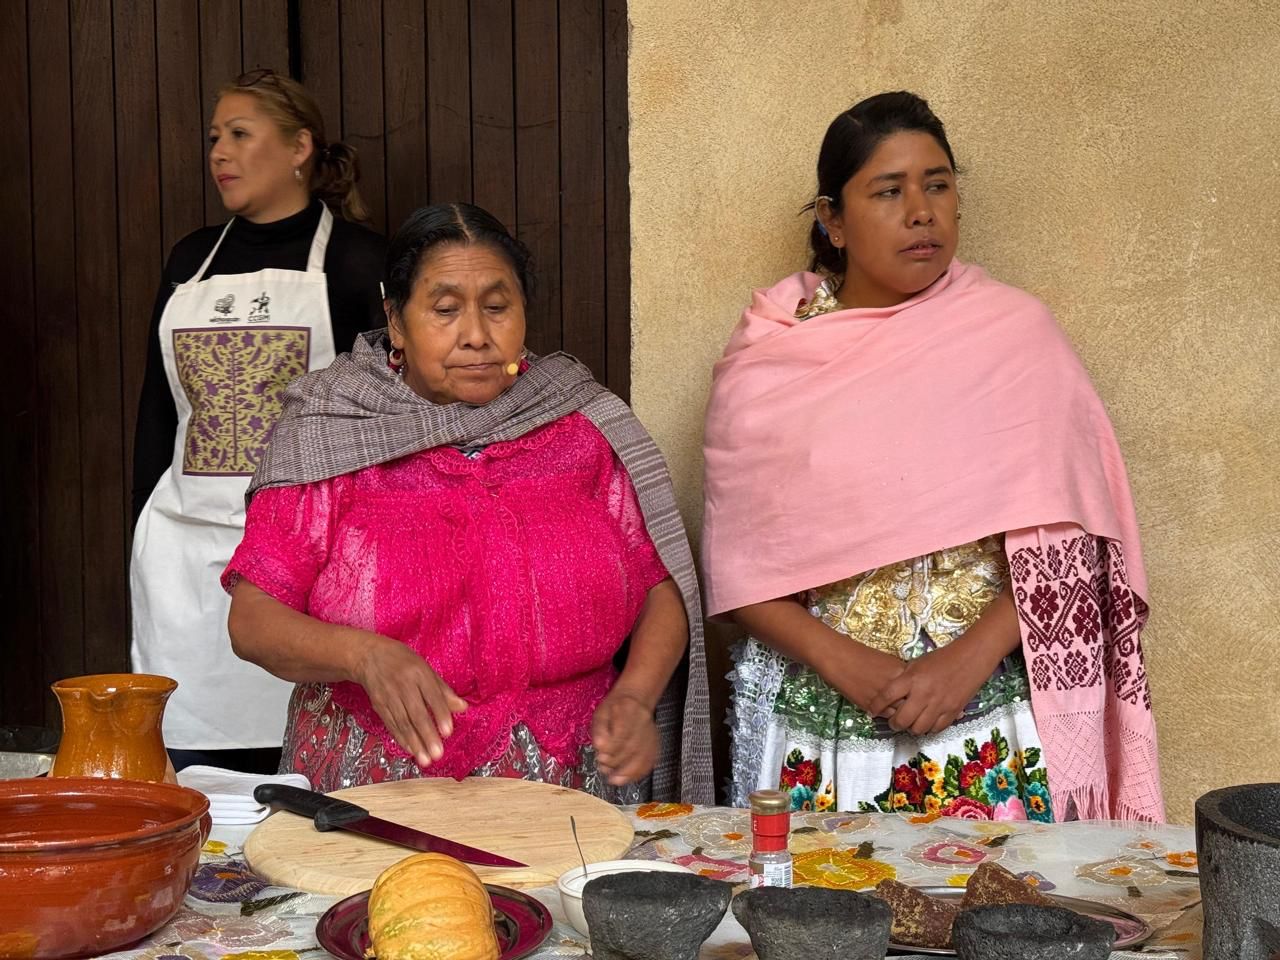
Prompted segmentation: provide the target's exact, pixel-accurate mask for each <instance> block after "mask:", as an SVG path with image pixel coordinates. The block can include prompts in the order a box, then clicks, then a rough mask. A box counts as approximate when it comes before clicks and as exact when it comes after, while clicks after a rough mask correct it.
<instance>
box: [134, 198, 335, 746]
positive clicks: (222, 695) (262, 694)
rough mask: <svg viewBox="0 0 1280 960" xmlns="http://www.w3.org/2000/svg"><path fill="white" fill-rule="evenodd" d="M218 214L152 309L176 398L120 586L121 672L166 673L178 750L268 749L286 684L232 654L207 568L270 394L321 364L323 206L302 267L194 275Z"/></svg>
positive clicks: (169, 742) (231, 521) (234, 509)
mask: <svg viewBox="0 0 1280 960" xmlns="http://www.w3.org/2000/svg"><path fill="white" fill-rule="evenodd" d="M234 222H235V219H234V218H232V220H231V221H230V222H228V224H227V226H226V229H224V230H223V232H222V235H221V236H220V237H219V238H218V242H217V244H215V245H214V248H213V250H212V251H211V252H210V254H209V256H208V258H207V259H206V260H205V261H204V263H203V264H202V265H201V267H200V269H199V270H198V271H197V272H196V275H195V276H194V277H192V278H191V279H190V280H189V281H187V282H186V283H184V284H182V285H180V286H179V287H177V288H176V289H175V290H174V291H173V295H172V296H171V297H170V298H169V302H168V304H167V305H166V306H165V310H164V314H163V316H162V317H161V318H160V347H161V351H162V353H163V355H164V369H165V374H166V376H168V378H169V389H170V390H171V391H172V392H173V397H174V401H175V403H176V405H177V408H178V433H177V438H176V440H175V443H174V449H173V463H172V465H171V466H170V468H169V469H168V470H167V471H166V472H165V474H164V475H163V476H162V477H161V478H160V482H159V483H157V484H156V488H155V490H154V491H153V492H152V494H151V497H150V499H149V500H148V501H147V504H146V506H145V507H144V508H143V510H142V515H141V517H140V518H139V519H138V527H137V530H136V531H135V532H134V538H133V557H132V562H131V564H130V570H129V583H130V588H131V591H132V595H133V650H132V653H133V669H134V670H135V671H137V672H139V673H158V674H161V675H163V676H166V677H172V678H173V679H175V680H177V681H178V689H177V691H176V692H175V693H174V695H173V696H172V697H171V698H170V699H169V703H168V706H167V707H166V708H165V715H164V738H165V745H166V746H168V747H170V748H173V749H178V750H223V749H241V748H250V747H276V746H280V743H281V741H282V739H283V736H284V721H285V707H286V705H287V703H288V699H289V694H290V692H291V691H292V689H293V685H292V684H291V683H287V682H286V681H284V680H280V679H278V678H276V677H274V676H272V675H271V674H269V673H267V671H265V670H263V669H262V668H261V667H258V666H255V665H253V664H251V663H247V662H246V661H244V660H240V659H239V658H238V657H236V655H235V654H234V653H233V652H232V650H231V639H230V637H229V636H228V635H227V612H228V609H229V608H230V603H231V601H230V598H229V597H228V596H227V594H226V592H225V591H224V590H223V589H222V586H221V584H220V583H219V577H220V576H221V574H222V571H223V568H224V567H226V565H227V563H228V561H230V559H231V554H232V553H233V552H234V551H235V549H236V547H237V546H238V545H239V543H240V538H241V536H242V535H243V533H244V493H245V489H246V488H247V487H248V485H249V478H250V477H252V476H253V472H254V470H255V469H256V467H257V465H258V462H259V461H260V460H261V459H262V451H263V449H264V447H265V446H266V443H267V437H268V434H269V432H270V430H271V428H272V426H274V424H275V422H276V419H277V417H279V415H280V401H281V395H282V394H283V392H284V388H285V386H286V385H287V384H288V383H289V382H290V381H291V380H293V379H294V378H296V377H298V376H300V375H301V374H303V373H306V372H307V371H308V370H314V369H316V368H318V367H325V366H328V365H329V363H331V362H332V361H333V357H334V344H333V326H332V324H331V323H330V320H329V296H328V288H327V286H326V284H325V277H324V254H325V248H326V247H327V246H328V243H329V234H330V232H331V231H332V229H333V214H332V213H330V212H329V210H328V208H325V210H324V212H323V213H322V214H321V216H320V225H319V226H318V227H317V228H316V233H315V237H314V238H313V239H312V241H311V253H310V255H309V256H308V258H307V269H306V272H305V273H304V272H302V271H299V270H280V269H274V268H273V269H268V270H259V271H258V272H257V273H241V274H232V275H228V276H219V277H211V278H209V279H208V280H205V279H204V274H205V271H207V270H208V269H209V265H210V264H211V263H212V262H213V258H214V256H215V255H216V254H217V252H218V247H220V246H221V245H222V241H223V240H224V239H225V238H226V235H227V230H230V229H231V224H232V223H234Z"/></svg>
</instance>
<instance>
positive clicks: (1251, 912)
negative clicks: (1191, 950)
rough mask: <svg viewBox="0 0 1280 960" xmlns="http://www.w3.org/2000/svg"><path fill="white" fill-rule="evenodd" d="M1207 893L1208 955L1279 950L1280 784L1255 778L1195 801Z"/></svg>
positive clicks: (1269, 958) (1268, 958) (1257, 958)
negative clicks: (1253, 781)
mask: <svg viewBox="0 0 1280 960" xmlns="http://www.w3.org/2000/svg"><path fill="white" fill-rule="evenodd" d="M1196 850H1197V852H1198V853H1199V857H1200V893H1201V895H1202V896H1203V897H1204V960H1228V958H1229V960H1273V958H1274V957H1276V956H1278V955H1280V783H1252V784H1245V785H1243V786H1238V787H1225V788H1223V789H1222V790H1214V791H1212V792H1211V793H1206V794H1205V795H1204V796H1203V797H1201V798H1200V799H1199V800H1197V801H1196Z"/></svg>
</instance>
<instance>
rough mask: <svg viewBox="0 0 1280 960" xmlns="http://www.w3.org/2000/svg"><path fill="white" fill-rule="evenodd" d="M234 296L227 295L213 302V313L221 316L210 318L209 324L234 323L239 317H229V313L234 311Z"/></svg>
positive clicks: (232, 294) (231, 294)
mask: <svg viewBox="0 0 1280 960" xmlns="http://www.w3.org/2000/svg"><path fill="white" fill-rule="evenodd" d="M235 305H236V295H235V294H234V293H228V294H227V295H226V296H225V297H219V298H218V299H217V300H215V301H213V309H214V312H216V313H220V314H222V316H220V317H210V318H209V322H210V323H236V322H238V321H239V320H240V318H239V317H233V316H231V311H232V310H234V309H235Z"/></svg>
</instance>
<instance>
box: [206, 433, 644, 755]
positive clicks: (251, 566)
mask: <svg viewBox="0 0 1280 960" xmlns="http://www.w3.org/2000/svg"><path fill="white" fill-rule="evenodd" d="M666 576H667V571H666V568H665V567H664V566H663V564H662V561H661V560H660V559H659V558H658V555H657V551H656V550H655V549H654V547H653V543H652V541H651V540H650V539H649V535H648V533H647V531H646V529H645V525H644V519H643V517H642V515H641V513H640V507H639V503H638V502H637V500H636V494H635V490H634V488H633V487H632V485H631V480H630V478H629V477H628V475H627V473H626V471H625V470H624V469H623V467H622V465H621V463H620V462H619V461H618V459H617V457H616V456H615V455H614V453H613V451H612V449H611V448H610V447H609V445H608V443H607V442H606V441H605V439H604V437H603V436H602V435H601V434H600V432H599V431H598V430H597V429H596V428H595V427H594V426H593V425H592V424H591V422H590V421H588V420H587V419H586V418H585V417H583V416H582V415H581V414H576V413H575V414H571V415H569V416H567V417H564V418H562V419H560V420H557V421H555V422H554V423H551V424H548V425H547V426H545V427H542V428H540V429H538V430H536V431H534V432H532V433H530V434H528V435H526V436H524V437H521V438H519V439H517V440H513V441H508V442H500V443H495V444H492V445H491V446H488V447H486V448H484V449H483V450H482V451H481V452H480V453H479V454H473V455H472V456H467V455H464V454H463V453H462V452H461V451H459V450H457V449H454V448H452V447H438V448H434V449H431V450H425V451H422V452H420V453H416V454H413V455H411V456H407V457H404V458H402V459H400V460H396V461H393V462H391V463H386V464H381V465H379V466H375V467H368V468H365V469H363V470H359V471H356V472H355V473H351V474H346V475H343V476H340V477H335V478H333V479H331V480H324V481H320V482H317V483H309V484H302V485H299V486H291V487H275V488H268V489H265V490H262V491H261V492H259V493H258V494H257V495H256V496H255V497H254V499H253V502H252V503H251V505H250V507H249V511H248V516H247V518H246V524H245V535H244V540H243V541H242V542H241V544H240V546H239V548H238V549H237V550H236V553H235V555H234V556H233V557H232V559H231V562H230V564H228V566H227V569H226V570H225V571H224V573H223V575H222V582H223V585H224V586H225V587H226V588H227V589H228V590H230V589H231V588H232V587H233V586H234V584H235V582H236V580H237V579H238V578H240V577H244V578H245V579H248V580H249V581H251V582H252V583H254V584H255V585H257V586H258V587H259V588H260V589H262V590H264V591H265V592H266V593H268V594H270V595H271V596H272V597H274V598H275V599H277V600H279V601H280V602H282V603H285V604H287V605H288V606H290V607H292V608H294V609H295V610H299V611H302V612H304V613H307V614H309V615H311V616H313V617H316V618H317V619H320V620H324V621H326V622H329V623H342V624H346V625H349V626H354V627H358V628H361V629H365V630H371V631H374V632H377V633H380V634H383V635H384V636H387V637H392V638H394V639H397V640H399V641H401V642H402V643H405V644H408V645H409V646H410V647H412V648H413V649H414V650H415V651H417V652H418V653H419V654H420V655H421V656H422V657H423V658H425V659H426V660H427V662H428V663H430V664H431V666H432V667H433V668H434V669H435V671H436V672H437V673H439V674H440V676H441V677H442V678H443V679H444V680H445V682H446V683H448V684H449V686H450V687H452V688H453V690H454V691H456V692H457V694H458V695H459V696H460V697H462V698H463V699H465V700H466V701H467V703H468V704H469V707H468V709H467V710H466V712H464V713H462V714H460V715H458V716H457V717H456V718H455V724H454V733H453V735H452V736H451V737H450V738H449V739H448V740H447V741H446V742H445V753H444V756H443V758H442V759H441V760H440V761H438V762H437V763H435V764H433V765H432V766H431V768H430V770H429V772H430V773H431V774H432V775H442V776H455V777H464V776H466V775H467V774H468V773H469V772H471V771H472V770H474V769H475V768H476V767H478V766H481V765H482V764H484V763H486V762H489V761H491V760H493V759H495V758H497V757H499V756H500V755H501V754H502V753H503V751H504V750H505V749H506V747H507V745H508V743H509V741H510V738H511V731H512V728H513V726H515V725H516V724H517V723H519V722H523V723H524V724H525V725H526V726H527V727H528V728H529V730H530V731H531V732H532V733H533V735H534V737H535V738H536V740H537V742H538V744H539V745H540V746H541V747H542V749H543V750H544V751H545V752H546V753H547V754H549V755H551V756H553V757H555V758H556V759H557V760H559V761H560V762H562V763H563V764H565V766H566V768H568V767H572V766H574V765H575V764H576V762H577V759H578V751H579V749H580V748H581V747H582V746H583V745H585V744H586V743H588V742H589V740H590V723H591V716H592V713H593V712H594V710H595V708H596V706H597V705H598V704H599V702H600V701H601V700H602V699H603V698H604V695H605V693H606V692H607V691H608V689H609V687H610V686H611V685H612V683H613V681H614V679H615V678H616V671H615V669H614V667H613V662H612V658H613V656H614V654H615V653H617V651H618V649H619V648H620V646H621V645H622V642H623V640H624V639H625V638H626V637H627V635H628V634H629V633H630V632H631V628H632V625H633V624H634V622H635V619H636V617H637V615H638V614H639V612H640V608H641V605H642V604H643V603H644V600H645V596H646V594H647V593H648V591H649V590H650V589H651V588H652V587H653V586H654V585H656V584H657V583H659V582H660V581H661V580H663V579H665V578H666ZM333 697H334V700H335V701H336V702H337V703H339V704H340V705H341V706H343V707H345V708H346V709H347V710H348V711H350V712H351V714H352V715H354V717H355V718H356V720H357V721H358V722H359V723H360V725H361V726H362V727H363V728H364V730H365V731H366V732H367V734H368V735H369V739H370V740H375V739H381V740H382V741H383V742H382V743H381V747H382V748H383V749H384V750H385V753H386V755H387V756H388V758H403V757H406V756H407V755H406V754H405V752H404V751H403V750H402V749H401V748H400V747H399V745H398V744H396V743H395V742H394V740H393V739H392V738H391V736H390V735H389V734H388V732H387V730H386V727H385V726H384V725H383V723H382V721H381V720H380V719H379V717H378V715H377V714H376V713H375V712H374V710H373V708H372V705H371V704H370V702H369V698H368V697H367V695H366V694H365V692H364V690H363V688H361V687H360V686H358V685H357V684H354V683H346V682H343V683H337V684H334V685H333ZM298 699H299V698H298V697H295V698H294V705H291V708H290V709H291V710H293V709H295V708H296V704H297V701H298ZM297 759H298V758H286V762H288V763H289V764H290V768H291V769H292V768H294V767H295V765H296V760H297ZM315 762H316V763H320V762H322V761H321V760H320V758H315ZM303 766H306V764H304V765H303ZM299 769H301V768H299ZM301 772H304V773H305V772H306V770H305V769H302V770H301Z"/></svg>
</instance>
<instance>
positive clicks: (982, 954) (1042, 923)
mask: <svg viewBox="0 0 1280 960" xmlns="http://www.w3.org/2000/svg"><path fill="white" fill-rule="evenodd" d="M1115 940H1116V929H1115V927H1113V926H1112V925H1111V924H1109V923H1104V922H1103V921H1101V920H1095V919H1093V918H1092V917H1086V916H1083V915H1082V914H1079V913H1076V912H1075V911H1074V910H1067V909H1064V908H1062V907H1037V906H1032V905H1030V904H1026V903H1010V904H1003V905H1000V906H990V907H974V908H973V909H971V910H962V911H960V914H959V915H958V916H957V917H956V922H955V925H954V926H953V927H952V928H951V941H952V943H953V944H955V948H956V955H957V956H958V957H959V958H960V960H1107V958H1108V957H1109V956H1111V946H1112V944H1114V943H1115Z"/></svg>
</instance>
